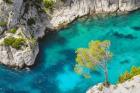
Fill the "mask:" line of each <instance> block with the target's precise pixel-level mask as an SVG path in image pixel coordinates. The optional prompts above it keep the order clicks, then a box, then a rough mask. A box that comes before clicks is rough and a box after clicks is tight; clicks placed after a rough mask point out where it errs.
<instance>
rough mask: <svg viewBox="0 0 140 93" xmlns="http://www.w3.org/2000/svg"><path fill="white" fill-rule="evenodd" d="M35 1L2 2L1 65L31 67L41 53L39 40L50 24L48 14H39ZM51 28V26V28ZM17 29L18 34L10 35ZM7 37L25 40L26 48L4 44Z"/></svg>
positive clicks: (0, 13) (14, 0) (0, 3)
mask: <svg viewBox="0 0 140 93" xmlns="http://www.w3.org/2000/svg"><path fill="white" fill-rule="evenodd" d="M36 4H38V3H37V2H36V3H35V1H34V0H12V3H7V2H6V1H3V0H0V23H4V24H5V23H6V24H5V25H2V26H0V63H2V64H4V65H8V66H12V67H20V68H22V67H23V66H31V65H33V64H34V62H35V58H36V56H37V54H38V52H39V49H38V44H37V41H36V40H37V39H38V38H39V37H42V36H44V34H45V32H44V31H45V29H46V27H47V25H48V23H49V22H47V21H48V20H49V19H48V18H47V14H46V13H44V12H41V13H40V12H39V8H36V7H37V6H36ZM49 27H51V26H49ZM13 28H16V29H17V31H16V33H9V31H10V29H13ZM7 37H15V38H23V39H24V40H25V46H23V47H22V48H21V49H15V48H13V47H11V46H6V45H5V44H4V39H5V38H7Z"/></svg>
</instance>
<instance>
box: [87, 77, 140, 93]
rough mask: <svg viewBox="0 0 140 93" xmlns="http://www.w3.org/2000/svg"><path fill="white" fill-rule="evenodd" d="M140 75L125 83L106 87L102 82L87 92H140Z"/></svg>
mask: <svg viewBox="0 0 140 93" xmlns="http://www.w3.org/2000/svg"><path fill="white" fill-rule="evenodd" d="M139 87H140V75H138V76H135V77H133V78H132V79H131V80H127V81H126V82H124V83H121V84H116V85H110V86H109V87H104V86H103V84H102V83H100V84H98V85H95V86H93V87H92V88H90V89H89V90H88V91H87V92H86V93H140V90H139Z"/></svg>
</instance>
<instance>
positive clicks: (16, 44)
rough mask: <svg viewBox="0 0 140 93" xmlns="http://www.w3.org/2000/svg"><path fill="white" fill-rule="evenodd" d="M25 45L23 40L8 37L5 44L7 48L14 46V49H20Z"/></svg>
mask: <svg viewBox="0 0 140 93" xmlns="http://www.w3.org/2000/svg"><path fill="white" fill-rule="evenodd" d="M24 43H25V40H24V39H23V38H15V37H8V38H5V39H4V44H5V45H6V46H12V47H13V48H16V49H20V48H21V46H22V45H23V44H24Z"/></svg>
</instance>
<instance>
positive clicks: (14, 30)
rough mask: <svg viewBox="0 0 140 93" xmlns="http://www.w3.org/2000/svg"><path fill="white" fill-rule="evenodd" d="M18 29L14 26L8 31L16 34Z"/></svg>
mask: <svg viewBox="0 0 140 93" xmlns="http://www.w3.org/2000/svg"><path fill="white" fill-rule="evenodd" d="M16 31H17V28H12V29H10V30H9V31H8V32H10V33H13V34H15V33H16Z"/></svg>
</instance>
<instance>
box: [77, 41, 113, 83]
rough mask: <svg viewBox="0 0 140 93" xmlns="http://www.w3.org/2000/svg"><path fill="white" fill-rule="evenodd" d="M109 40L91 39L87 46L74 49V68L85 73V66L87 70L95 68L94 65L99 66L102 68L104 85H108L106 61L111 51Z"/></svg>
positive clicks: (110, 55)
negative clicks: (75, 55)
mask: <svg viewBox="0 0 140 93" xmlns="http://www.w3.org/2000/svg"><path fill="white" fill-rule="evenodd" d="M109 47H110V41H108V40H105V41H91V42H90V43H89V46H88V48H79V49H77V51H76V54H77V57H76V63H77V64H76V65H75V68H74V70H75V71H76V72H77V73H79V74H82V75H84V76H87V75H88V73H87V74H86V75H85V70H84V69H85V68H88V69H89V70H93V69H95V67H98V66H99V67H101V68H102V69H103V70H104V75H105V85H108V69H107V63H108V61H109V59H111V57H112V53H111V52H110V51H109Z"/></svg>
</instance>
